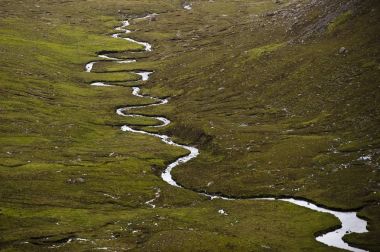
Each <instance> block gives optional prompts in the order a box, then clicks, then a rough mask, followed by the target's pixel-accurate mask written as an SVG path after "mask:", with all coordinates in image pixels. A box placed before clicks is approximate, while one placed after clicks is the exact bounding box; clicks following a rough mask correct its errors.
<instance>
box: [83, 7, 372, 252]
mask: <svg viewBox="0 0 380 252" xmlns="http://www.w3.org/2000/svg"><path fill="white" fill-rule="evenodd" d="M190 8H191V7H190V6H189V7H188V8H186V7H185V9H190ZM154 15H156V14H154ZM151 16H152V14H151V15H147V16H145V17H142V18H139V19H149V18H150V17H151ZM129 25H130V23H129V21H128V20H127V21H123V22H122V25H121V26H119V27H116V28H115V30H116V31H117V33H114V34H112V37H113V38H117V39H124V40H127V41H129V42H133V43H137V44H139V45H142V46H144V48H145V51H147V52H150V51H152V46H151V45H150V44H149V43H147V42H139V41H136V40H133V39H131V38H124V37H122V36H121V35H122V34H128V33H131V32H132V31H130V30H128V29H127V27H128V26H129ZM98 57H99V58H100V60H99V61H104V60H106V61H112V62H115V63H118V64H130V63H134V62H136V60H135V59H128V60H125V59H119V58H113V57H109V56H107V55H104V54H101V55H98ZM99 61H93V62H89V63H87V64H86V66H85V71H86V72H91V71H92V68H93V66H94V65H95V64H96V63H97V62H99ZM134 73H135V74H138V75H140V76H141V80H142V81H147V80H149V76H150V75H151V74H152V72H149V71H140V72H134ZM91 85H92V86H96V87H112V85H111V84H107V83H104V82H93V83H91ZM140 91H141V90H140V88H139V87H138V86H135V87H132V94H133V95H134V96H137V97H145V98H150V99H152V101H153V103H152V104H149V105H134V106H126V107H123V108H119V109H117V110H116V113H117V114H118V115H120V116H124V117H151V118H154V119H156V120H157V121H159V122H161V124H160V125H157V126H150V127H155V128H158V127H164V126H167V125H169V124H170V120H169V119H167V118H165V117H160V116H146V115H140V114H132V113H130V111H131V110H133V109H135V108H147V107H152V106H159V105H163V104H166V103H168V102H169V101H168V99H161V98H158V97H153V96H148V95H141V92H140ZM121 130H122V131H124V132H131V133H136V134H144V135H149V136H152V137H156V138H159V139H161V141H162V142H164V143H166V144H169V145H172V146H176V147H180V148H183V149H186V150H188V152H189V154H188V155H186V156H183V157H180V158H178V159H177V160H175V161H174V162H172V163H171V164H169V165H168V166H167V167H166V169H165V170H164V172H163V173H162V174H161V178H162V179H163V180H164V181H165V182H167V183H168V184H170V185H172V186H175V187H178V188H183V189H185V190H189V189H188V188H184V187H182V186H181V185H179V184H178V183H177V182H176V181H175V180H174V179H173V177H172V175H171V172H172V170H173V169H174V168H175V167H177V166H178V165H180V164H183V163H186V162H189V161H190V160H192V159H194V158H196V157H197V156H198V155H199V150H198V149H197V148H195V147H193V146H187V145H182V144H178V143H175V142H174V141H173V140H172V139H171V138H170V137H169V136H167V135H162V134H156V133H150V132H147V131H143V130H139V129H135V128H133V126H131V125H129V126H128V125H124V126H122V127H121ZM199 194H201V195H203V196H206V197H208V198H209V199H210V200H214V199H220V200H272V201H285V202H288V203H291V204H295V205H298V206H301V207H305V208H308V209H311V210H314V211H317V212H322V213H328V214H332V215H334V216H335V217H337V218H338V219H339V220H340V222H341V227H340V228H338V229H336V230H334V231H331V232H327V233H325V234H323V235H320V236H318V237H316V240H317V241H319V242H321V243H324V244H326V245H328V246H332V247H336V248H341V249H345V250H348V251H354V252H364V251H366V250H362V249H359V248H355V247H352V246H350V245H349V244H347V243H346V242H344V241H343V239H342V238H343V236H344V235H346V234H348V233H365V232H368V230H367V222H366V221H365V220H363V219H360V218H358V217H357V214H356V212H343V211H335V210H331V209H328V208H325V207H321V206H317V205H315V204H313V203H311V202H308V201H306V200H300V199H295V198H290V197H289V198H274V197H273V198H250V199H237V198H228V197H222V196H217V195H212V194H207V193H199ZM157 195H159V191H158V192H157V193H156V196H157ZM153 201H154V199H153V200H150V201H148V202H147V204H149V205H151V206H153V207H155V206H154V205H152V204H151V203H152V202H153ZM220 211H222V212H220V213H221V214H222V213H223V210H220Z"/></svg>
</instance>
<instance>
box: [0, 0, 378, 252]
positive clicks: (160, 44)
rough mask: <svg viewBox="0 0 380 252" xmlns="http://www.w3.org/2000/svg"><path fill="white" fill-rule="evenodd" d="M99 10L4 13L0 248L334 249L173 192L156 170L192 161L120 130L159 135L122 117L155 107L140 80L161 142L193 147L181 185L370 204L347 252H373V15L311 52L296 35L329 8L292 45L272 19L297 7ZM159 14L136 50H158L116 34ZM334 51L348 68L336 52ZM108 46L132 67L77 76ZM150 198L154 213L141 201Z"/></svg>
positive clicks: (315, 220) (272, 221)
mask: <svg viewBox="0 0 380 252" xmlns="http://www.w3.org/2000/svg"><path fill="white" fill-rule="evenodd" d="M106 2H107V3H104V1H100V0H94V1H75V2H63V1H47V0H40V1H37V0H36V1H27V2H26V3H22V4H20V3H18V2H15V1H10V0H9V1H8V0H3V1H1V3H0V5H1V9H0V11H1V12H0V13H1V18H0V31H1V37H0V45H1V46H0V63H1V64H0V94H1V100H0V121H1V124H0V132H1V135H0V146H1V153H0V167H1V169H0V181H1V186H0V199H1V200H0V201H1V205H0V223H1V225H0V249H3V250H4V251H43V250H48V249H49V247H51V246H61V245H64V244H65V241H67V240H68V239H69V238H84V239H88V241H84V240H78V239H76V240H73V242H71V243H68V244H65V245H64V246H62V247H58V248H56V250H62V251H67V250H69V251H85V250H93V249H96V248H104V247H107V248H110V249H113V250H122V249H134V250H142V251H147V250H148V251H179V250H181V251H186V250H203V251H205V250H209V251H221V250H226V251H231V250H237V251H239V250H245V251H263V250H274V251H304V250H312V251H329V250H332V251H333V250H336V249H332V248H328V247H326V246H324V245H323V244H320V243H318V242H317V241H315V239H314V233H316V232H318V231H321V230H324V229H327V228H330V227H332V226H334V225H337V224H338V221H337V220H336V219H334V218H333V217H331V216H329V215H325V214H319V213H315V212H312V211H310V210H307V209H304V208H300V207H297V206H294V205H290V204H287V203H283V202H266V201H264V202H262V201H234V202H225V201H219V200H215V201H209V200H207V199H206V198H203V197H201V196H199V195H197V194H196V193H193V192H191V191H187V190H183V189H177V188H173V187H171V186H169V185H166V184H165V183H164V182H163V181H162V180H161V179H160V178H159V176H157V175H159V171H160V170H162V169H163V168H164V167H165V165H166V164H168V163H169V162H170V161H172V160H175V159H176V158H177V157H179V156H181V155H184V154H185V151H184V150H183V149H180V148H175V147H171V146H168V145H165V144H163V143H162V142H160V141H159V140H157V139H154V138H151V137H149V136H143V135H138V134H128V133H123V132H121V131H120V130H119V126H120V125H123V124H125V123H127V124H134V125H139V126H147V125H154V124H156V123H157V122H155V121H154V120H151V119H146V118H145V119H144V118H123V117H120V116H117V115H116V114H115V109H116V108H118V107H121V106H124V105H127V104H146V103H149V102H150V101H149V99H141V98H137V97H134V96H132V95H131V90H130V88H128V87H122V86H131V85H132V84H133V81H134V80H136V79H137V78H136V76H135V75H134V74H131V73H128V72H127V71H130V70H141V69H144V70H154V71H155V74H154V75H153V76H152V80H151V81H150V82H149V83H147V84H143V83H139V82H136V83H137V84H141V85H142V87H143V92H145V93H150V94H152V95H155V96H162V97H165V96H171V98H170V103H169V104H168V105H164V106H160V107H154V108H149V110H148V109H141V110H135V112H141V113H145V114H154V115H157V114H162V115H165V116H167V117H168V118H170V119H171V120H172V121H173V125H171V126H169V127H167V128H165V129H162V131H163V132H166V133H169V134H173V135H174V136H175V137H176V139H178V141H180V142H187V143H192V144H194V145H197V146H199V147H200V150H201V155H200V157H199V158H197V159H195V160H193V161H192V162H190V163H188V164H186V165H183V166H180V167H178V168H176V170H175V172H174V175H175V177H176V178H177V179H178V181H179V182H180V183H181V184H183V185H185V186H186V187H189V188H193V189H196V190H207V191H209V192H221V193H224V194H229V195H234V196H255V195H263V194H270V195H291V196H297V197H305V198H308V199H310V200H313V201H315V202H318V203H320V204H324V205H327V206H330V207H336V208H343V209H350V208H359V207H364V208H363V210H362V211H360V215H362V216H364V217H365V218H368V219H369V220H370V226H369V229H370V231H371V232H370V233H368V234H362V235H356V234H351V235H349V236H346V239H347V240H348V241H351V242H353V243H355V244H359V245H360V246H361V247H366V248H370V249H371V251H377V250H379V243H378V240H377V238H378V235H379V232H380V231H379V221H380V216H379V207H378V202H379V196H378V195H379V177H378V162H379V153H378V149H379V144H380V141H379V127H378V126H379V124H378V123H379V119H380V118H379V106H378V101H379V94H380V92H379V75H380V73H379V69H380V63H379V61H378V56H379V47H378V44H379V37H378V34H380V33H379V27H378V25H377V24H378V23H379V11H380V9H379V7H380V6H379V4H378V3H377V2H376V1H364V2H363V3H361V5H360V6H361V7H360V8H358V10H357V11H353V12H350V11H343V12H342V13H341V14H340V15H339V16H337V17H336V18H335V19H334V20H333V22H332V23H330V25H329V26H328V27H327V28H326V31H325V32H322V33H318V36H314V37H311V38H307V39H305V41H304V43H301V42H297V41H296V38H299V37H302V34H301V32H300V31H302V28H307V27H308V26H307V25H308V24H309V23H313V22H314V21H316V20H317V17H319V16H320V15H322V14H323V10H324V8H322V7H323V6H322V7H318V8H317V7H316V8H314V9H312V10H308V9H305V13H306V16H307V17H308V18H305V17H301V18H300V19H301V20H300V21H299V23H297V24H296V27H297V28H298V30H296V31H294V30H293V31H291V32H289V29H288V28H289V26H290V25H289V23H288V22H290V21H289V20H290V19H292V17H279V14H276V13H281V12H274V11H275V10H277V9H279V8H292V7H294V6H293V5H290V7H287V5H288V4H291V3H290V2H289V3H288V1H285V3H284V4H282V5H277V4H274V3H273V1H270V0H265V1H253V0H252V1H243V0H242V1H224V0H220V1H214V2H210V1H193V10H192V11H184V10H183V9H182V8H181V2H180V1H169V0H168V1H166V0H164V1H149V0H144V1H120V0H107V1H106ZM322 2H326V5H328V4H331V3H332V2H334V1H322ZM336 2H346V1H335V2H334V3H336ZM334 3H333V4H334ZM297 4H298V3H297ZM302 4H304V3H302V1H301V5H302ZM153 12H156V13H160V15H159V16H158V17H157V20H156V21H152V22H149V21H138V22H135V23H132V26H131V30H136V32H134V33H133V34H131V36H132V37H133V38H136V39H138V40H145V41H149V42H150V43H152V44H153V47H154V52H152V53H144V54H143V53H140V52H137V51H138V50H140V49H141V46H139V45H136V44H133V43H129V42H127V41H125V40H117V39H112V38H111V37H110V36H108V35H110V34H111V33H112V32H113V28H114V27H115V26H117V25H118V24H119V22H120V20H124V19H125V18H127V17H136V16H141V15H144V14H147V13H153ZM266 13H272V14H273V13H275V14H274V15H272V14H270V15H266ZM281 18H284V19H283V20H282V19H281ZM292 22H293V21H292ZM342 46H344V47H346V48H347V49H348V50H349V52H348V53H347V54H343V55H342V54H338V50H339V48H340V47H342ZM103 50H107V51H114V52H118V51H120V53H115V54H114V55H117V56H120V57H123V58H126V59H127V58H139V63H136V64H128V65H123V64H116V63H111V62H101V63H99V64H96V65H95V66H94V73H84V72H83V71H84V64H85V63H86V62H90V61H93V60H97V58H96V53H97V52H100V51H103ZM110 72H115V73H110ZM92 81H110V82H115V83H116V84H117V85H118V86H115V87H110V88H102V87H91V86H90V85H89V83H90V82H92ZM119 85H121V86H119ZM365 156H370V157H371V160H368V159H363V158H362V157H365ZM70 178H71V179H73V178H74V179H75V178H84V179H85V182H84V183H76V184H70V183H67V180H68V179H70ZM158 189H160V191H161V192H160V197H159V198H158V199H157V200H156V201H155V202H154V204H155V205H156V206H157V207H156V208H155V209H152V208H151V207H150V206H149V205H148V204H146V203H145V202H146V201H148V200H150V199H153V198H154V197H155V193H156V192H157V190H158ZM219 209H225V210H226V212H227V213H228V216H223V215H220V214H219V213H218V210H219ZM25 242H28V243H25Z"/></svg>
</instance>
